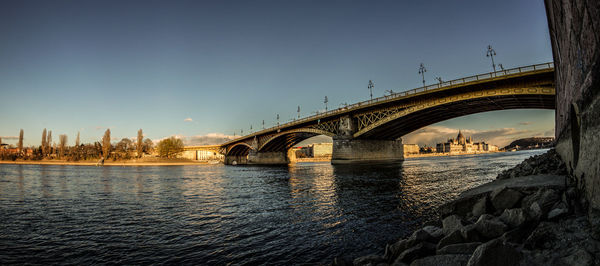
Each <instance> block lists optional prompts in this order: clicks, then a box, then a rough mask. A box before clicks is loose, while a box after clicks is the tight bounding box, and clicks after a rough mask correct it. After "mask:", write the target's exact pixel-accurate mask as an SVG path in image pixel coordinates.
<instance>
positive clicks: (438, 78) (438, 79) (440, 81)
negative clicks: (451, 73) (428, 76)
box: [435, 77, 443, 87]
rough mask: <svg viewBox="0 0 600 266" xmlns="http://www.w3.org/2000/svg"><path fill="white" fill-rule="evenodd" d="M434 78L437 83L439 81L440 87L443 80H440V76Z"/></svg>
mask: <svg viewBox="0 0 600 266" xmlns="http://www.w3.org/2000/svg"><path fill="white" fill-rule="evenodd" d="M435 79H437V81H438V83H440V87H441V86H442V82H443V81H442V78H440V77H435Z"/></svg>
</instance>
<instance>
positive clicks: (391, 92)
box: [386, 90, 394, 96]
mask: <svg viewBox="0 0 600 266" xmlns="http://www.w3.org/2000/svg"><path fill="white" fill-rule="evenodd" d="M386 92H388V93H389V94H390V96H392V95H394V91H393V90H386Z"/></svg>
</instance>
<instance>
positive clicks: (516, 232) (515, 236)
mask: <svg viewBox="0 0 600 266" xmlns="http://www.w3.org/2000/svg"><path fill="white" fill-rule="evenodd" d="M528 234H529V230H527V228H525V227H518V228H515V229H513V230H510V231H508V232H506V233H504V234H502V236H501V237H500V239H501V240H502V242H505V243H506V242H511V243H523V239H525V238H526V237H527V236H528Z"/></svg>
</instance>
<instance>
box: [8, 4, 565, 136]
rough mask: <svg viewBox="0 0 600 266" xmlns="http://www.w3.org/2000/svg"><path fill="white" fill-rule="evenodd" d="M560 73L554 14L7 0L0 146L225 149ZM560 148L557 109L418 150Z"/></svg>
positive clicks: (500, 119)
mask: <svg viewBox="0 0 600 266" xmlns="http://www.w3.org/2000/svg"><path fill="white" fill-rule="evenodd" d="M488 45H492V47H493V48H494V49H495V51H496V53H497V55H496V57H495V61H496V63H501V64H502V65H503V66H504V67H505V68H511V67H518V66H523V65H531V64H536V63H545V62H550V61H552V49H551V46H550V38H549V34H548V29H547V20H546V14H545V9H544V4H543V1H542V0H532V1H521V0H508V1H459V2H455V1H308V0H304V1H260V0H259V1H227V0H225V1H27V0H25V1H2V2H0V99H1V100H2V103H1V104H0V114H1V115H0V137H2V140H3V142H5V143H15V142H16V136H18V134H19V129H23V130H24V132H25V134H24V135H25V140H24V142H25V145H39V144H40V140H41V134H42V130H43V129H44V128H47V129H48V130H52V131H53V136H55V137H54V138H55V139H56V140H57V139H58V135H59V134H67V135H68V136H69V143H71V144H72V143H73V142H74V141H75V136H76V134H77V132H81V139H82V142H94V141H98V140H99V139H101V138H102V135H103V133H104V131H105V130H106V129H107V128H110V130H111V132H112V136H113V139H114V140H115V141H118V140H119V139H121V138H131V137H135V136H136V134H137V130H138V129H140V128H141V129H143V131H144V133H145V135H146V137H148V138H151V139H153V140H158V139H161V138H165V137H168V136H179V137H181V138H183V139H184V140H185V141H186V143H188V144H198V143H213V142H220V141H223V140H225V139H229V138H231V137H232V135H233V134H234V132H235V134H236V135H240V133H241V131H242V130H243V131H244V134H247V133H248V132H250V127H251V126H252V127H253V129H254V130H256V129H260V128H262V121H263V120H264V121H265V126H266V127H270V126H273V125H275V124H276V123H277V121H276V116H277V114H279V115H280V117H281V122H282V123H283V122H286V121H289V120H290V119H292V118H294V117H295V116H296V115H297V113H296V111H297V108H298V106H300V109H301V115H302V116H308V115H311V114H313V113H314V112H316V111H318V110H323V109H324V108H325V106H324V104H323V99H324V97H325V96H327V97H328V99H329V104H328V105H329V108H330V109H331V108H336V107H339V106H340V105H341V104H344V103H348V104H351V103H355V102H358V101H363V100H366V99H368V98H369V91H368V89H367V84H368V81H369V80H373V81H374V83H375V89H374V91H373V94H374V96H382V95H383V94H384V93H386V90H389V89H391V90H393V91H395V92H396V91H404V90H409V89H412V88H416V87H419V86H421V76H420V75H419V74H418V73H417V72H418V67H419V64H420V63H423V64H424V65H425V67H426V69H427V72H426V73H425V79H426V82H427V84H432V83H435V82H436V80H435V77H441V78H442V79H444V80H450V79H455V78H461V77H465V76H471V75H474V74H479V73H486V72H490V71H491V70H492V66H491V61H490V58H487V57H486V56H485V53H486V49H487V46H488ZM458 129H462V130H463V131H464V132H465V134H467V135H473V137H474V139H476V140H480V139H479V138H481V139H482V140H483V139H485V140H487V141H491V140H493V141H496V142H497V144H498V145H502V144H508V142H510V141H511V140H512V139H515V138H518V137H529V136H553V135H554V133H553V130H554V111H552V110H509V111H497V112H489V113H481V114H475V115H471V116H465V117H460V118H456V119H452V120H448V121H444V122H441V123H438V124H434V125H431V126H428V127H425V128H422V129H420V130H417V131H416V132H413V133H411V134H409V135H407V136H405V137H404V138H403V139H404V142H405V143H418V144H421V145H434V144H435V143H434V142H436V141H439V140H445V139H447V138H448V137H454V136H456V134H457V133H458V132H457V131H458Z"/></svg>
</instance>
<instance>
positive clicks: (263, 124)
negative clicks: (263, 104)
mask: <svg viewBox="0 0 600 266" xmlns="http://www.w3.org/2000/svg"><path fill="white" fill-rule="evenodd" d="M262 126H263V129H265V120H264V119H263V122H262Z"/></svg>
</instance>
